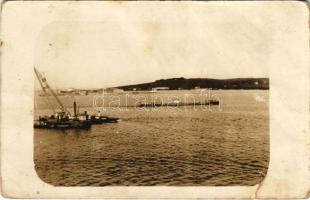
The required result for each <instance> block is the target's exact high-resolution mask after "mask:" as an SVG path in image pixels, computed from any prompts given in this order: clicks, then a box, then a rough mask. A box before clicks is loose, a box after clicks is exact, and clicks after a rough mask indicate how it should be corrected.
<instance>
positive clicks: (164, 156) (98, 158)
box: [34, 90, 269, 186]
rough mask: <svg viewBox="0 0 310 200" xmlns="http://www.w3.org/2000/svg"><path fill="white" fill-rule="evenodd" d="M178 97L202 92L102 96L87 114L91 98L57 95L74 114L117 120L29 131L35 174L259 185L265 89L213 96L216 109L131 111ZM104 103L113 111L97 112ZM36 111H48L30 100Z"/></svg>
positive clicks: (265, 133)
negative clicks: (74, 103)
mask: <svg viewBox="0 0 310 200" xmlns="http://www.w3.org/2000/svg"><path fill="white" fill-rule="evenodd" d="M185 94H194V96H195V97H193V98H188V101H194V100H193V99H195V101H196V102H199V101H202V100H201V99H200V98H201V91H162V92H158V93H156V94H151V93H138V94H130V95H131V96H129V97H128V96H127V97H125V94H120V95H114V96H112V95H110V96H109V95H105V96H104V97H103V98H102V99H104V101H101V104H100V101H99V100H98V98H97V97H96V98H97V100H96V101H97V102H96V104H97V108H96V109H94V108H93V107H92V105H93V104H94V100H93V99H94V97H93V96H75V97H73V96H69V97H68V96H63V97H61V100H62V101H63V102H64V104H65V105H66V106H70V105H71V104H72V101H73V100H76V101H77V103H78V104H79V105H80V111H82V110H88V112H89V113H96V112H97V110H98V109H100V110H102V112H103V113H104V114H107V115H109V116H114V117H119V118H120V119H121V121H120V122H118V123H116V124H102V125H93V126H92V127H91V129H90V130H88V131H86V130H63V131H61V130H44V129H35V130H34V162H35V169H36V171H37V174H38V176H39V177H40V178H41V179H42V180H43V181H45V182H47V183H49V184H52V185H57V186H109V185H120V186H122V185H125V186H136V185H139V186H150V185H159V186H160V185H168V186H187V185H188V186H191V185H192V186H198V185H201V186H214V185H216V186H218V185H221V186H229V185H255V184H258V183H259V182H260V181H261V180H262V179H263V178H264V176H265V175H266V172H267V169H268V163H269V94H268V91H266V90H264V91H262V90H255V91H254V90H252V91H250V90H238V91H233V90H227V91H224V90H219V91H212V95H214V96H213V98H219V99H220V102H221V108H219V107H218V106H212V107H208V106H196V107H194V106H183V107H179V108H168V107H161V108H157V109H152V108H148V109H137V108H135V107H132V106H133V105H135V102H141V101H142V102H143V101H146V102H148V101H150V98H154V95H155V97H156V98H155V99H156V101H157V102H158V101H164V102H167V101H171V100H174V99H180V100H182V98H184V95H185ZM203 94H205V93H203ZM117 96H118V97H117ZM144 97H145V99H144ZM160 97H162V99H163V100H162V99H161V98H160ZM126 98H127V100H126ZM186 98H187V97H186ZM102 99H101V100H102ZM134 99H135V100H134ZM137 99H138V100H137ZM125 100H126V101H125ZM182 101H183V100H182ZM103 102H104V103H103ZM50 103H51V104H53V105H54V106H55V107H56V102H53V100H52V99H50ZM103 104H104V105H106V106H107V105H110V106H112V107H111V108H107V109H105V110H103V108H102V107H100V106H102V105H103ZM35 105H36V115H38V114H50V113H51V110H49V109H47V108H48V105H49V104H48V101H47V100H46V98H45V97H44V98H43V97H38V98H36V102H35ZM119 105H121V106H122V107H117V106H119ZM126 105H127V107H124V106H126Z"/></svg>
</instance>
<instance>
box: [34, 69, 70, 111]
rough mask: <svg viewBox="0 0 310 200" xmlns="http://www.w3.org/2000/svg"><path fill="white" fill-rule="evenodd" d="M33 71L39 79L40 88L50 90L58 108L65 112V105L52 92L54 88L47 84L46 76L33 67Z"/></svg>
mask: <svg viewBox="0 0 310 200" xmlns="http://www.w3.org/2000/svg"><path fill="white" fill-rule="evenodd" d="M34 72H35V74H36V76H37V78H38V80H39V83H40V86H41V87H42V90H43V91H44V92H45V93H46V90H49V91H50V92H51V94H52V95H53V96H54V98H55V99H56V101H57V103H58V105H59V107H60V110H61V111H62V112H67V113H69V112H68V111H67V109H66V108H65V106H64V105H63V104H62V102H61V101H60V99H59V98H58V96H57V94H56V93H55V92H54V90H53V89H52V88H51V87H50V86H49V84H48V83H47V81H46V78H45V77H44V76H43V75H42V74H41V73H40V72H39V71H38V70H37V69H36V68H35V67H34Z"/></svg>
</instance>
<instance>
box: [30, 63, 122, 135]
mask: <svg viewBox="0 0 310 200" xmlns="http://www.w3.org/2000/svg"><path fill="white" fill-rule="evenodd" d="M34 71H35V74H36V76H37V78H38V80H39V83H40V85H41V87H42V89H43V91H44V93H45V94H46V91H47V90H48V91H50V93H51V95H52V96H53V97H54V98H55V99H56V101H57V103H58V105H59V108H60V110H61V111H60V112H56V113H55V114H54V115H51V116H49V117H48V116H39V119H36V120H34V125H33V126H34V128H47V129H89V128H90V127H91V125H92V124H104V123H116V122H118V120H119V119H118V118H115V117H107V116H101V115H100V113H98V115H88V114H87V111H85V112H84V113H78V112H77V106H76V102H73V108H74V114H73V116H72V115H71V114H70V112H69V111H68V110H67V109H66V108H65V107H64V105H63V104H62V102H61V101H60V99H59V98H58V96H57V95H56V93H55V92H54V91H53V90H52V88H51V87H50V86H49V84H48V83H47V81H46V78H45V77H43V76H42V75H41V73H39V72H38V71H37V69H36V68H34ZM47 98H48V97H47Z"/></svg>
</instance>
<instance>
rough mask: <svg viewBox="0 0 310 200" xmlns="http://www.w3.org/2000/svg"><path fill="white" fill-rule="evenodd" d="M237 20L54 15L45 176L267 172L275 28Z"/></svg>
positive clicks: (41, 157)
mask: <svg viewBox="0 0 310 200" xmlns="http://www.w3.org/2000/svg"><path fill="white" fill-rule="evenodd" d="M238 20H240V19H238V18H236V19H234V18H230V19H229V22H227V23H229V24H230V25H231V26H232V27H234V28H232V29H225V31H224V30H223V26H225V25H226V24H225V23H224V22H223V21H221V23H218V22H216V21H213V20H210V21H208V20H207V21H201V22H200V24H197V21H195V22H188V23H184V22H179V21H174V20H169V21H161V20H158V19H151V20H143V19H139V20H137V21H135V22H130V23H129V24H123V23H119V22H117V21H103V22H98V23H79V22H69V23H68V22H55V23H51V24H49V25H47V26H46V27H45V28H44V29H42V31H41V33H40V35H39V37H38V39H37V43H36V54H35V66H34V74H35V76H34V77H35V80H34V81H35V98H34V106H35V107H34V114H35V116H34V163H35V170H36V172H37V174H38V176H39V177H40V178H41V179H42V180H43V181H44V182H46V183H49V184H51V185H54V186H114V185H117V186H236V185H239V186H252V185H256V184H259V183H260V182H261V181H262V180H263V179H264V177H265V175H266V172H267V170H268V161H269V114H268V112H269V94H268V93H269V90H268V89H269V79H268V68H267V67H266V60H268V43H265V41H266V39H268V35H267V34H266V32H263V30H260V29H259V28H257V27H255V26H253V25H252V24H250V23H242V24H241V23H239V22H238ZM232 24H233V25H232ZM128 26H132V27H134V28H132V29H130V31H128V30H127V28H126V27H128ZM136 35H141V36H142V37H138V38H137V37H135V36H136ZM238 47H240V48H238ZM232 49H235V50H234V51H232ZM236 49H238V52H236Z"/></svg>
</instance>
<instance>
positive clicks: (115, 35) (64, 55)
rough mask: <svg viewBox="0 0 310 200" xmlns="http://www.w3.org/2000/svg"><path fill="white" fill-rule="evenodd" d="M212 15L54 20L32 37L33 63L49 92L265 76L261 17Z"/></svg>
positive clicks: (266, 37) (265, 46)
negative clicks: (178, 79) (163, 80)
mask: <svg viewBox="0 0 310 200" xmlns="http://www.w3.org/2000/svg"><path fill="white" fill-rule="evenodd" d="M218 14H219V13H209V14H208V13H198V14H197V13H195V16H196V17H191V16H190V15H188V13H186V12H184V14H183V15H184V16H183V15H182V14H179V15H180V16H179V18H172V17H167V18H166V19H165V18H163V17H151V16H148V15H146V16H145V17H142V16H141V15H142V14H141V15H140V17H136V18H133V19H131V18H129V19H128V21H126V20H124V18H121V19H120V18H117V16H116V17H115V18H112V17H111V18H109V19H107V20H104V21H98V22H78V21H76V22H54V23H51V24H49V25H47V26H46V27H45V28H44V29H43V30H42V31H41V33H40V35H39V37H38V40H37V44H36V53H35V58H34V60H35V65H36V67H37V69H38V70H39V71H41V72H43V73H44V74H45V76H46V78H47V80H48V81H49V83H50V84H51V86H53V87H55V88H68V87H80V88H98V87H99V88H102V87H111V86H120V85H127V84H136V83H143V82H151V81H154V80H157V79H161V78H173V77H185V78H235V77H268V54H269V52H270V47H269V46H270V44H271V41H272V40H271V39H272V38H271V34H270V32H269V31H268V27H267V26H265V25H264V23H263V20H259V19H258V20H257V16H256V18H254V17H255V16H254V15H255V14H251V13H246V12H245V13H244V14H240V12H237V11H236V12H234V11H230V12H228V11H227V16H228V17H227V18H225V19H223V18H221V19H218V18H217V17H218ZM200 15H201V16H200ZM222 16H223V15H222ZM253 18H254V19H255V20H252V19H253ZM125 19H126V18H125ZM125 22H126V23H125ZM37 86H38V84H37V83H36V87H37Z"/></svg>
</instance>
